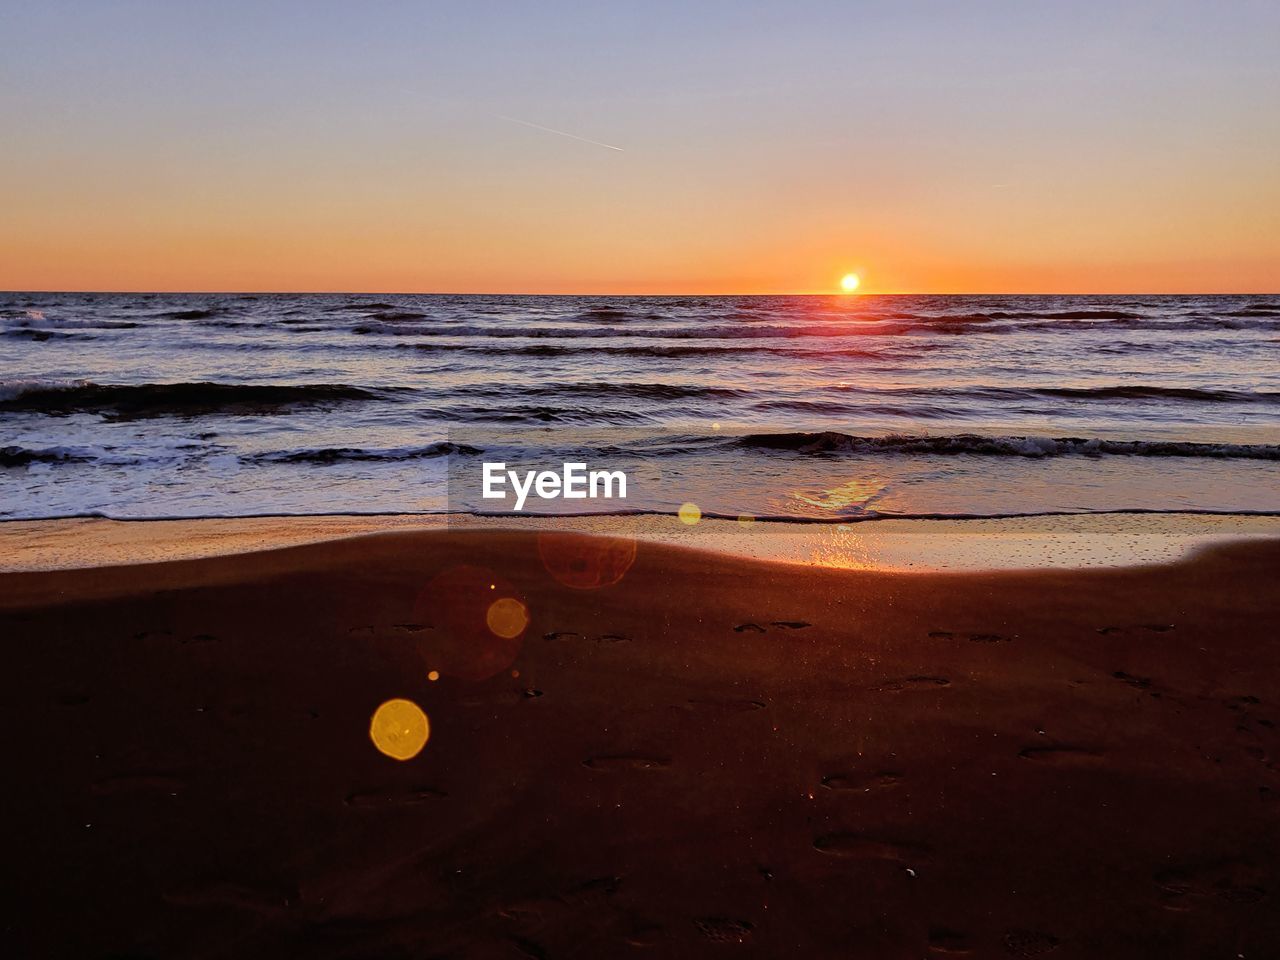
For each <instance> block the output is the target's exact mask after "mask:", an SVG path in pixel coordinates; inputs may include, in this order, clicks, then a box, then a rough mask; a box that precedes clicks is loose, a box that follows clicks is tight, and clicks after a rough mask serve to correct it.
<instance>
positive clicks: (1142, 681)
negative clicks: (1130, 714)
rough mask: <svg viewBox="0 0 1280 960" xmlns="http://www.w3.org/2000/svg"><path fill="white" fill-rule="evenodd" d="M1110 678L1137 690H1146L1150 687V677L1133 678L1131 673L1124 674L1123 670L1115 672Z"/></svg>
mask: <svg viewBox="0 0 1280 960" xmlns="http://www.w3.org/2000/svg"><path fill="white" fill-rule="evenodd" d="M1111 676H1113V677H1115V678H1116V679H1117V680H1119V681H1121V682H1122V683H1127V684H1128V685H1129V686H1131V687H1134V688H1136V689H1138V690H1147V689H1150V687H1151V678H1150V677H1137V676H1134V675H1133V674H1132V673H1125V672H1124V671H1123V670H1117V671H1115V673H1113V674H1111Z"/></svg>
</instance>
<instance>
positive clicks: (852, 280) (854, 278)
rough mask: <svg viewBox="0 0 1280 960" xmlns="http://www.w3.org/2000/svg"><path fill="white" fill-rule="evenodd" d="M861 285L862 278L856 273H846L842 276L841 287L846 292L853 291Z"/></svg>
mask: <svg viewBox="0 0 1280 960" xmlns="http://www.w3.org/2000/svg"><path fill="white" fill-rule="evenodd" d="M860 286H862V278H861V277H859V276H858V275H857V274H856V273H846V274H845V275H844V276H843V277H841V278H840V289H841V290H843V291H844V292H845V293H853V291H855V290H857V289H858V287H860Z"/></svg>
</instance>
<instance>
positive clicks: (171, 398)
mask: <svg viewBox="0 0 1280 960" xmlns="http://www.w3.org/2000/svg"><path fill="white" fill-rule="evenodd" d="M1278 361H1280V295H1276V296H1256V295H1255V296H905V295H904V296H872V295H866V296H857V295H852V296H831V297H828V296H734V297H721V296H711V297H612V296H609V297H606V296H505V295H491V296H471V295H466V296H464V295H386V294H377V295H357V294H246V295H237V294H169V293H164V294H161V293H127V294H86V293H0V518H5V519H34V518H47V517H80V516H102V517H115V518H159V517H209V516H259V515H289V514H305V515H315V514H381V513H499V514H501V513H503V512H504V511H505V512H511V510H512V506H511V503H510V501H505V502H504V503H501V504H499V503H495V502H494V501H493V500H490V499H485V498H483V497H481V496H480V495H479V490H480V487H479V484H478V477H479V475H480V471H481V468H482V464H483V463H485V462H503V463H508V464H510V465H512V466H514V465H516V464H522V465H528V466H530V467H534V466H546V467H549V468H552V469H558V468H559V466H560V465H561V462H562V461H564V460H570V459H572V460H575V461H581V462H583V463H586V464H588V465H589V466H590V467H592V468H596V467H599V468H617V467H619V466H620V465H621V466H622V467H624V468H625V469H627V470H629V471H631V475H632V478H633V482H632V484H631V487H630V489H629V490H628V497H627V498H626V499H625V500H622V499H618V498H615V499H608V500H605V499H599V500H591V499H588V500H576V501H573V502H572V503H569V502H568V501H564V500H558V501H540V500H535V501H532V502H530V503H528V504H527V505H526V509H527V510H532V511H535V512H569V511H572V512H593V511H594V512H617V513H627V512H636V513H647V512H659V513H670V512H675V511H677V510H679V508H680V507H681V506H682V505H684V504H694V505H696V506H697V508H698V512H699V514H700V515H702V516H706V517H718V516H723V517H732V518H748V517H754V518H762V519H767V518H774V519H788V520H795V521H815V520H816V521H824V520H825V521H837V522H854V521H863V520H876V519H879V518H885V517H903V516H908V517H939V516H953V517H995V516H1016V515H1039V514H1059V513H1065V514H1071V513H1095V512H1111V511H1126V512H1197V513H1276V512H1280V362H1278Z"/></svg>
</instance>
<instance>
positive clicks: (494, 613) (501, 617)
mask: <svg viewBox="0 0 1280 960" xmlns="http://www.w3.org/2000/svg"><path fill="white" fill-rule="evenodd" d="M484 621H485V623H486V624H487V625H488V627H489V630H490V632H492V633H493V635H494V636H495V637H502V639H504V640H511V639H513V638H515V637H518V636H520V634H522V633H524V628H525V627H527V626H528V625H529V609H528V608H527V607H526V606H525V605H524V604H523V603H521V602H520V601H519V600H517V599H516V598H515V597H502V598H501V599H499V600H495V601H493V603H491V604H489V610H488V611H487V612H486V613H485V615H484Z"/></svg>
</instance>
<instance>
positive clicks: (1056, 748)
mask: <svg viewBox="0 0 1280 960" xmlns="http://www.w3.org/2000/svg"><path fill="white" fill-rule="evenodd" d="M1018 756H1019V757H1020V758H1021V759H1023V760H1035V761H1036V762H1037V763H1044V764H1052V765H1054V766H1058V765H1061V766H1075V765H1076V764H1080V763H1090V762H1092V761H1095V760H1099V759H1101V758H1102V753H1101V752H1099V751H1097V750H1091V749H1089V748H1088V747H1077V746H1072V745H1070V744H1066V743H1060V744H1032V745H1030V746H1026V747H1023V748H1022V749H1021V750H1019V751H1018Z"/></svg>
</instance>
